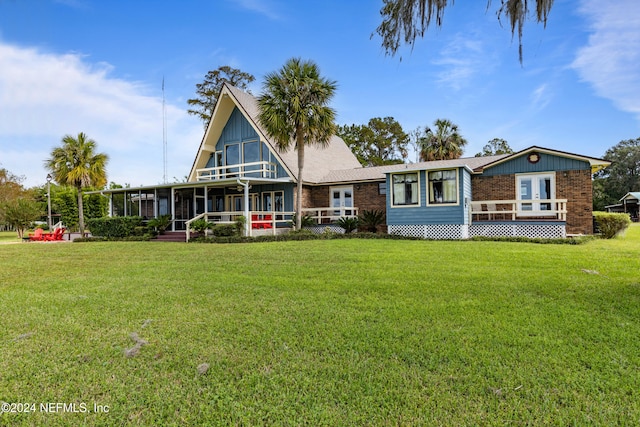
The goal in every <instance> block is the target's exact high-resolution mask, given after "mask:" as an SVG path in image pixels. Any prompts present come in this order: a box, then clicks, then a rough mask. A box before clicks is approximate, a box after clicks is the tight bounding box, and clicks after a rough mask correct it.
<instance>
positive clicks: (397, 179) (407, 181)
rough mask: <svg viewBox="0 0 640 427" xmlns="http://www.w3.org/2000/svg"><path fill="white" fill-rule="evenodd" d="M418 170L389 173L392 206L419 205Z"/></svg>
mask: <svg viewBox="0 0 640 427" xmlns="http://www.w3.org/2000/svg"><path fill="white" fill-rule="evenodd" d="M418 178H419V173H418V172H406V173H394V174H392V175H391V204H392V206H419V205H420V181H419V179H418Z"/></svg>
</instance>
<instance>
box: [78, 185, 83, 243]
mask: <svg viewBox="0 0 640 427" xmlns="http://www.w3.org/2000/svg"><path fill="white" fill-rule="evenodd" d="M78 228H79V229H80V237H84V207H83V205H82V188H78Z"/></svg>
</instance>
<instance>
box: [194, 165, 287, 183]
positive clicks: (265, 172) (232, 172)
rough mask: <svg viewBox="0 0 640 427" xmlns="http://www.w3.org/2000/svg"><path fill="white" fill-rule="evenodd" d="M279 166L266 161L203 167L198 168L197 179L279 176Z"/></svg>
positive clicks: (212, 179)
mask: <svg viewBox="0 0 640 427" xmlns="http://www.w3.org/2000/svg"><path fill="white" fill-rule="evenodd" d="M277 168H278V166H277V165H276V164H275V163H271V162H266V161H261V162H251V163H241V164H237V165H227V166H216V167H213V168H202V169H196V180H198V181H217V180H222V179H230V178H277V177H278V176H277V175H278V172H277Z"/></svg>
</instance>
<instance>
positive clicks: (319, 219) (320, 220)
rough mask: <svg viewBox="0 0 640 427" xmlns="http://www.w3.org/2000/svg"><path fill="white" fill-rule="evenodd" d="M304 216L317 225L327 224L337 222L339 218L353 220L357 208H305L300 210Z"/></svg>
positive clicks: (356, 213) (356, 214)
mask: <svg viewBox="0 0 640 427" xmlns="http://www.w3.org/2000/svg"><path fill="white" fill-rule="evenodd" d="M302 213H303V214H304V215H308V216H310V217H311V218H313V219H314V220H315V221H316V223H317V224H327V223H329V222H333V221H337V220H339V219H340V218H343V217H344V218H355V217H357V216H358V208H350V207H346V206H342V207H336V208H332V207H324V208H306V209H302Z"/></svg>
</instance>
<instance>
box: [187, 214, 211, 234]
mask: <svg viewBox="0 0 640 427" xmlns="http://www.w3.org/2000/svg"><path fill="white" fill-rule="evenodd" d="M211 228H213V224H212V223H210V222H209V221H207V220H206V219H204V218H200V219H197V220H195V221H193V222H192V223H191V229H192V230H193V231H195V232H196V233H204V232H205V231H206V230H209V229H211Z"/></svg>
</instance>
